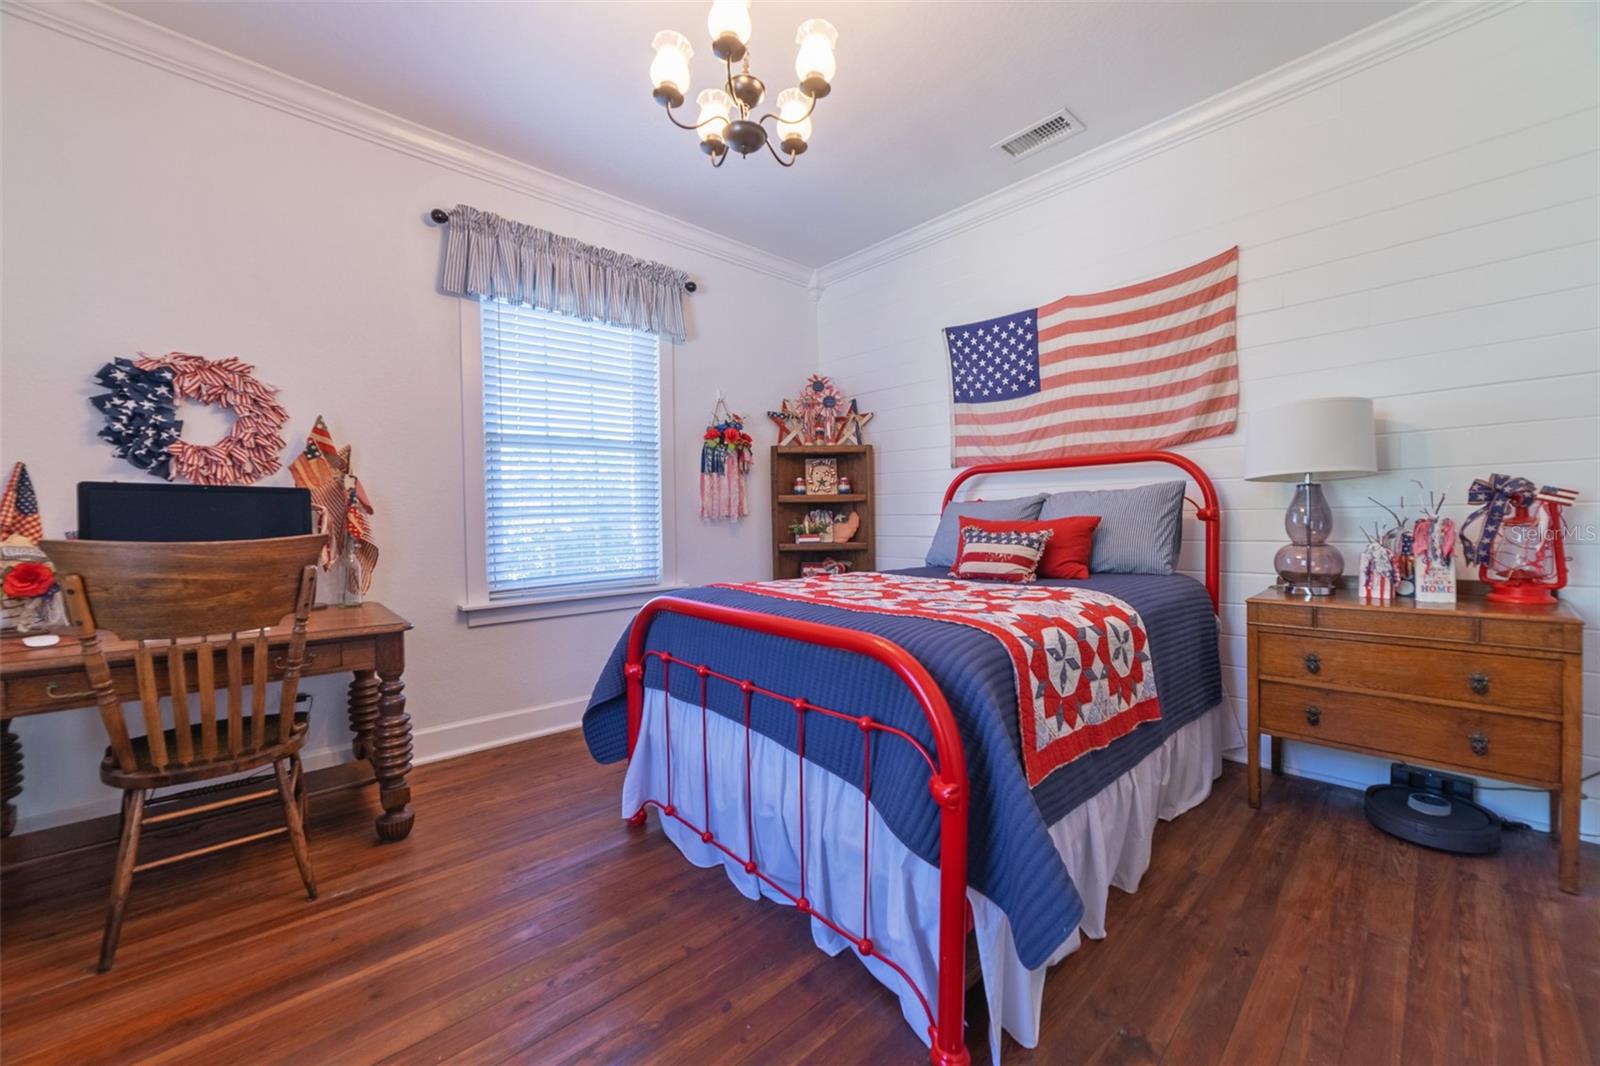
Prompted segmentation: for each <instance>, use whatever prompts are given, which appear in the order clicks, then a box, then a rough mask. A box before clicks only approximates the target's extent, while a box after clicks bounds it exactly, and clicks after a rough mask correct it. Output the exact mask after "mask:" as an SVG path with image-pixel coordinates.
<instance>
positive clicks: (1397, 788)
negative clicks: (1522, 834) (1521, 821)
mask: <svg viewBox="0 0 1600 1066" xmlns="http://www.w3.org/2000/svg"><path fill="white" fill-rule="evenodd" d="M1390 777H1391V781H1390V783H1389V784H1387V785H1373V786H1372V787H1370V788H1368V789H1367V799H1366V811H1367V821H1369V822H1371V823H1372V824H1373V825H1375V826H1377V827H1378V828H1379V829H1382V830H1383V831H1384V832H1385V833H1388V834H1390V835H1391V836H1397V837H1399V838H1400V839H1401V840H1409V841H1410V842H1411V843H1413V844H1421V845H1422V846H1423V847H1426V848H1436V849H1437V850H1439V851H1450V852H1455V853H1457V854H1459V855H1488V854H1491V853H1493V852H1496V851H1499V850H1500V836H1501V829H1500V826H1501V819H1500V816H1499V815H1498V814H1495V813H1494V812H1493V811H1490V810H1488V809H1486V808H1484V807H1480V806H1479V805H1478V804H1476V803H1474V802H1473V801H1472V800H1471V799H1470V798H1469V797H1470V790H1471V788H1472V785H1471V782H1469V781H1465V780H1463V779H1461V778H1451V777H1446V776H1444V775H1441V774H1437V773H1432V772H1429V771H1425V770H1419V769H1417V768H1415V767H1409V766H1407V767H1402V766H1401V765H1400V764H1398V763H1397V764H1395V766H1394V767H1393V769H1392V772H1391V774H1390ZM1462 793H1466V795H1463V794H1462Z"/></svg>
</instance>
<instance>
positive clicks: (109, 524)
mask: <svg viewBox="0 0 1600 1066" xmlns="http://www.w3.org/2000/svg"><path fill="white" fill-rule="evenodd" d="M310 532H311V492H310V490H308V489H296V488H260V487H257V486H254V485H141V484H137V483H128V482H120V481H80V482H78V537H79V539H81V540H140V541H182V540H255V539H258V538H261V537H293V536H299V535H301V534H304V533H310Z"/></svg>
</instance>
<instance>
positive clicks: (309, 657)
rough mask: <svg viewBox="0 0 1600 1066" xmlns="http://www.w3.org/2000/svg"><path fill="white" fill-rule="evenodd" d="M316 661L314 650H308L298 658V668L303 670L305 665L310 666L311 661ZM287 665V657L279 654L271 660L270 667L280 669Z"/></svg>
mask: <svg viewBox="0 0 1600 1066" xmlns="http://www.w3.org/2000/svg"><path fill="white" fill-rule="evenodd" d="M316 661H317V653H316V652H314V651H308V652H306V653H305V655H304V656H303V657H302V658H301V660H300V669H302V670H304V669H305V668H306V667H308V666H310V665H311V664H312V663H314V662H316ZM288 665H289V660H288V658H287V657H285V656H282V655H280V656H278V657H277V658H276V659H273V660H272V668H273V669H274V670H282V669H283V668H284V667H286V666H288Z"/></svg>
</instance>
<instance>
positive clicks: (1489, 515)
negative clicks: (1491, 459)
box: [1460, 474, 1538, 566]
mask: <svg viewBox="0 0 1600 1066" xmlns="http://www.w3.org/2000/svg"><path fill="white" fill-rule="evenodd" d="M1537 491H1538V490H1537V489H1536V488H1535V487H1534V484H1533V482H1531V481H1529V480H1528V479H1527V478H1525V477H1513V476H1511V475H1510V474H1490V475H1489V476H1488V477H1487V478H1478V479H1477V480H1476V481H1474V482H1473V483H1472V487H1471V488H1470V489H1468V490H1467V502H1468V503H1476V504H1480V505H1481V506H1479V508H1478V509H1477V510H1476V511H1473V512H1472V513H1471V514H1470V515H1468V516H1467V520H1466V521H1465V522H1463V523H1462V524H1461V534H1460V536H1461V555H1462V557H1463V558H1464V559H1466V561H1467V565H1469V566H1487V565H1489V561H1490V557H1491V556H1490V553H1491V550H1492V548H1493V546H1494V538H1495V534H1497V533H1499V532H1500V523H1501V521H1503V520H1504V518H1505V514H1506V508H1507V507H1510V506H1512V505H1513V504H1514V503H1515V502H1516V501H1517V500H1518V499H1520V500H1521V502H1522V504H1523V506H1527V505H1528V504H1530V503H1532V502H1533V500H1534V498H1535V496H1536V495H1537ZM1480 521H1481V522H1482V526H1481V528H1480V529H1479V530H1478V536H1477V537H1476V538H1473V537H1469V536H1468V535H1467V530H1469V529H1471V528H1472V526H1473V524H1474V523H1477V522H1480Z"/></svg>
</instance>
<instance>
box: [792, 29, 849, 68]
mask: <svg viewBox="0 0 1600 1066" xmlns="http://www.w3.org/2000/svg"><path fill="white" fill-rule="evenodd" d="M794 43H795V44H797V45H799V46H800V51H799V52H798V53H797V54H796V55H795V57H794V73H795V77H797V78H799V79H800V81H801V82H802V83H804V82H805V81H806V79H808V78H820V79H821V80H822V81H825V82H827V83H829V84H832V83H833V76H834V75H835V74H837V73H838V61H837V60H836V59H835V58H834V56H833V50H834V49H835V48H837V47H839V31H838V30H836V29H834V28H833V23H831V22H829V21H828V20H827V19H807V20H806V21H804V22H802V23H800V29H799V31H798V32H797V33H796V34H795V38H794Z"/></svg>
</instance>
